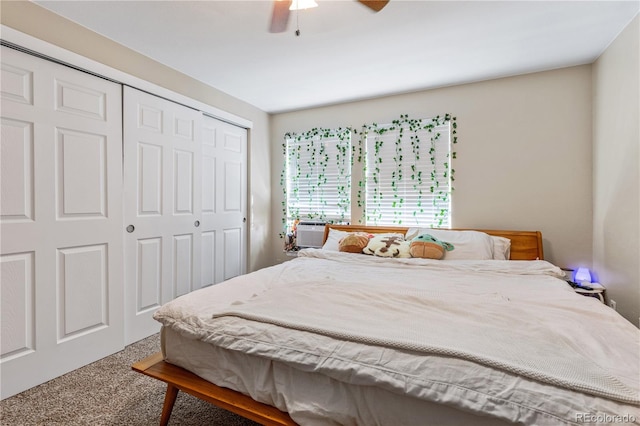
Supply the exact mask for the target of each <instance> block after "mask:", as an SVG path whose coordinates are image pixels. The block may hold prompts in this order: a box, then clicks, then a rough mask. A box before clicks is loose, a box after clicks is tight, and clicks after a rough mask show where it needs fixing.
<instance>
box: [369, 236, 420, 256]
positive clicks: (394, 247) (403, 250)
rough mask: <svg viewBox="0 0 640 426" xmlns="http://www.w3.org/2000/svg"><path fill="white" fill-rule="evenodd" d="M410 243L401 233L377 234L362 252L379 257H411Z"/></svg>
mask: <svg viewBox="0 0 640 426" xmlns="http://www.w3.org/2000/svg"><path fill="white" fill-rule="evenodd" d="M409 244H410V243H409V241H405V240H404V238H403V237H402V235H399V234H376V235H374V236H373V237H372V238H371V239H370V240H369V244H367V246H366V247H365V248H364V250H362V252H363V253H364V254H371V255H374V256H379V257H411V253H410V252H409V250H410V247H409Z"/></svg>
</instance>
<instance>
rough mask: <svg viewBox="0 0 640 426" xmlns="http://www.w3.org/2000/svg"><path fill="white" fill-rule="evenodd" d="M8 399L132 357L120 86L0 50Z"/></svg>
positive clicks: (0, 221)
mask: <svg viewBox="0 0 640 426" xmlns="http://www.w3.org/2000/svg"><path fill="white" fill-rule="evenodd" d="M1 69H2V74H1V78H0V81H1V94H0V96H1V108H2V117H1V152H0V162H1V164H0V168H1V169H0V170H1V174H0V232H1V233H2V238H1V240H0V274H1V275H0V279H1V287H0V304H1V309H2V310H1V311H0V312H1V313H0V315H1V318H0V319H1V330H0V332H1V335H0V352H1V354H0V370H1V371H0V375H1V376H2V381H1V383H2V384H1V390H0V396H1V397H2V398H6V397H8V396H11V395H13V394H16V393H18V392H21V391H23V390H25V389H28V388H30V387H33V386H35V385H38V384H40V383H43V382H45V381H47V380H50V379H52V378H54V377H57V376H59V375H61V374H64V373H66V372H68V371H71V370H73V369H75V368H78V367H80V366H82V365H85V364H88V363H90V362H93V361H95V360H97V359H100V358H102V357H104V356H107V355H109V354H112V353H114V352H117V351H119V350H121V349H122V348H123V347H124V344H123V342H124V327H123V307H122V301H123V284H122V281H123V268H122V243H123V237H122V226H123V221H122V220H123V217H122V114H121V113H122V111H121V105H122V98H121V96H122V92H121V90H122V89H121V86H120V85H118V84H115V83H112V82H109V81H106V80H103V79H101V78H98V77H94V76H91V75H88V74H85V73H82V72H80V71H76V70H73V69H70V68H67V67H64V66H62V65H58V64H55V63H52V62H49V61H46V60H43V59H39V58H36V57H34V56H31V55H28V54H25V53H22V52H18V51H15V50H13V49H9V48H6V47H2V64H1Z"/></svg>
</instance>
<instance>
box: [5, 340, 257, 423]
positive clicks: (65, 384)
mask: <svg viewBox="0 0 640 426" xmlns="http://www.w3.org/2000/svg"><path fill="white" fill-rule="evenodd" d="M159 347H160V339H159V336H158V335H154V336H151V337H149V338H147V339H144V340H141V341H140V342H137V343H135V344H133V345H130V346H128V347H126V348H125V349H124V350H123V351H121V352H118V353H116V354H114V355H111V356H109V357H107V358H104V359H102V360H100V361H97V362H95V363H93V364H90V365H88V366H86V367H82V368H80V369H78V370H75V371H72V372H71V373H68V374H65V375H64V376H61V377H58V378H57V379H54V380H52V381H50V382H47V383H44V384H42V385H40V386H36V387H35V388H32V389H29V390H27V391H25V392H23V393H21V394H18V395H16V396H13V397H11V398H7V399H5V400H3V401H0V425H3V426H5V425H6V426H9V425H11V426H22V425H65V426H67V425H92V426H95V425H127V426H147V425H149V426H151V425H157V424H159V421H160V413H161V411H162V403H163V400H164V393H165V390H166V385H165V384H164V383H162V382H160V381H157V380H154V379H152V378H150V377H147V376H144V375H142V374H140V373H136V372H133V371H132V370H131V364H133V363H134V362H136V361H139V360H141V359H143V358H145V357H147V356H148V355H151V354H153V353H155V352H158V350H159ZM169 425H184V426H186V425H193V426H200V425H202V426H204V425H207V426H223V425H224V426H227V425H229V426H255V425H256V423H254V422H252V421H249V420H246V419H243V418H241V417H239V416H236V415H235V414H232V413H229V412H227V411H224V410H222V409H219V408H217V407H215V406H213V405H211V404H209V403H206V402H203V401H200V400H199V399H197V398H195V397H192V396H191V395H188V394H185V393H183V392H180V393H179V394H178V399H177V400H176V404H175V406H174V408H173V414H172V415H171V420H170V422H169Z"/></svg>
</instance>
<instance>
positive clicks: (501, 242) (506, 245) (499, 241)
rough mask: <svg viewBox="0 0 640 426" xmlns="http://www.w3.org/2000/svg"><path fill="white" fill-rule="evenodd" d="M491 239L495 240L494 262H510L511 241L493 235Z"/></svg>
mask: <svg viewBox="0 0 640 426" xmlns="http://www.w3.org/2000/svg"><path fill="white" fill-rule="evenodd" d="M491 239H492V240H493V258H494V260H509V258H510V257H511V240H510V239H508V238H505V237H496V236H493V235H491Z"/></svg>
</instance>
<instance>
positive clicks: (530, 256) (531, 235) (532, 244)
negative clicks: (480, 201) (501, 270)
mask: <svg viewBox="0 0 640 426" xmlns="http://www.w3.org/2000/svg"><path fill="white" fill-rule="evenodd" d="M329 228H333V229H336V230H340V231H346V232H359V231H361V232H368V233H370V234H379V233H383V232H398V233H402V234H405V233H406V232H407V230H408V229H409V228H408V227H401V226H366V225H330V224H327V225H325V227H324V240H323V241H327V237H328V236H329ZM443 231H446V229H443ZM451 231H480V232H484V233H487V234H489V235H494V236H496V237H505V238H508V239H510V240H511V257H510V258H509V259H510V260H536V259H540V260H542V259H544V255H543V251H542V234H541V233H540V231H494V230H487V229H451Z"/></svg>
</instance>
